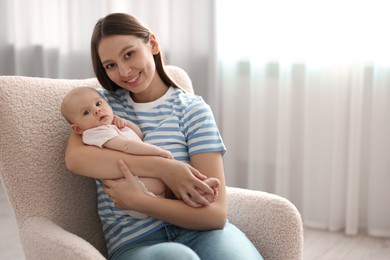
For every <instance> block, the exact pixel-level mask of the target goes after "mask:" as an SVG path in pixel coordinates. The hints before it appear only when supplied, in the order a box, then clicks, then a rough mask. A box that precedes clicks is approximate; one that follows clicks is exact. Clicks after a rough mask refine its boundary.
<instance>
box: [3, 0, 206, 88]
mask: <svg viewBox="0 0 390 260" xmlns="http://www.w3.org/2000/svg"><path fill="white" fill-rule="evenodd" d="M213 6H214V1H209V0H199V1H192V0H158V1H156V0H82V1H79V0H0V23H1V24H2V25H3V27H2V30H0V60H1V63H0V75H22V76H36V77H50V78H70V79H74V78H88V77H93V76H94V75H93V70H92V64H91V58H90V49H89V46H90V37H91V34H92V30H93V27H94V25H95V23H96V22H97V20H98V19H99V18H101V17H103V16H105V15H107V14H108V13H112V12H127V13H130V14H133V15H135V16H137V17H138V18H140V19H141V20H142V21H143V22H144V23H146V24H147V26H148V27H149V28H150V29H151V31H152V32H153V33H155V34H156V36H157V38H158V40H159V42H160V45H161V46H162V48H163V51H164V54H165V56H166V60H167V63H169V64H174V65H177V66H180V67H182V68H184V69H185V70H186V71H187V72H188V73H189V75H190V76H191V78H192V79H193V81H194V83H196V84H197V93H199V94H201V95H207V84H208V78H209V75H210V69H209V64H210V63H209V62H208V60H209V59H211V57H210V56H209V55H208V53H209V52H210V51H212V50H213V46H214V45H213V44H212V43H213V41H211V40H210V39H213V34H212V33H213V31H212V30H213V28H214V27H213V26H211V25H212V24H213V14H214V9H213Z"/></svg>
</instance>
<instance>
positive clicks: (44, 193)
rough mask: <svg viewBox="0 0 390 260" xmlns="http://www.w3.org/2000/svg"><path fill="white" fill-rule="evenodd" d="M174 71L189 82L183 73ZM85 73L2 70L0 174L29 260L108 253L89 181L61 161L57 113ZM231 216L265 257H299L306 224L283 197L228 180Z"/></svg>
mask: <svg viewBox="0 0 390 260" xmlns="http://www.w3.org/2000/svg"><path fill="white" fill-rule="evenodd" d="M169 71H170V73H171V75H172V76H173V77H174V78H175V80H176V81H177V82H178V83H179V84H182V85H185V86H187V87H188V88H189V89H192V85H191V81H190V80H189V78H188V76H187V74H186V73H185V72H184V71H183V70H181V69H178V68H176V67H169ZM81 85H83V86H93V87H97V86H98V82H97V80H96V79H95V78H92V79H83V80H64V79H47V78H33V77H21V76H0V98H1V102H0V138H1V139H0V147H1V150H0V177H1V182H2V184H3V186H4V190H5V192H6V195H7V198H8V199H9V201H10V204H11V206H12V209H13V212H14V214H15V217H16V220H17V224H18V230H19V234H20V238H21V242H22V246H23V250H24V254H25V256H26V259H78V260H81V259H91V260H92V259H93V260H97V259H105V257H106V247H105V242H104V238H103V234H102V231H101V224H100V220H99V218H98V216H97V212H96V192H95V184H94V181H93V180H91V179H88V178H85V177H80V176H78V175H75V174H71V173H69V172H68V171H67V169H66V167H65V165H64V151H65V145H66V140H67V137H68V135H69V126H68V124H67V123H66V122H65V121H64V120H63V119H62V117H61V115H60V112H59V105H60V102H61V100H62V98H63V96H64V95H65V93H66V92H68V91H69V90H70V89H71V88H74V87H76V86H81ZM228 206H229V211H228V218H229V220H230V221H231V222H232V223H234V224H236V225H237V226H238V227H239V228H241V230H243V231H244V232H245V233H246V235H247V236H248V237H249V239H250V240H251V241H252V242H253V243H254V244H255V246H256V247H257V248H258V249H259V251H260V252H261V253H262V255H263V256H264V257H265V259H302V254H303V227H302V220H301V216H300V214H299V212H298V211H297V209H296V208H295V206H294V205H293V204H291V203H290V202H289V201H288V200H286V199H284V198H282V197H279V196H276V195H273V194H269V193H265V192H260V191H252V190H245V189H239V188H232V187H228Z"/></svg>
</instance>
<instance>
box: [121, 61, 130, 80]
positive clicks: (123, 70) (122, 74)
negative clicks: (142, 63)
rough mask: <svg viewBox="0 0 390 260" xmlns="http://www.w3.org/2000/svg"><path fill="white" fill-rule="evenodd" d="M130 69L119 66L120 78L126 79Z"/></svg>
mask: <svg viewBox="0 0 390 260" xmlns="http://www.w3.org/2000/svg"><path fill="white" fill-rule="evenodd" d="M130 72H131V68H130V66H126V64H122V65H120V66H119V73H120V75H121V77H127V76H129V75H130Z"/></svg>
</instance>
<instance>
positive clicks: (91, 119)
mask: <svg viewBox="0 0 390 260" xmlns="http://www.w3.org/2000/svg"><path fill="white" fill-rule="evenodd" d="M61 113H62V116H63V117H64V118H65V119H66V121H68V122H69V124H70V125H71V128H72V130H73V132H75V133H76V134H82V133H83V132H84V131H85V130H87V129H90V128H93V127H97V126H101V125H109V124H111V123H112V120H113V119H114V114H113V111H112V108H111V106H110V105H109V104H108V103H107V101H106V100H105V99H104V98H103V97H102V96H100V94H99V92H97V91H96V89H94V88H90V87H78V88H75V89H72V90H71V91H69V93H68V94H67V95H66V96H65V97H64V99H63V100H62V103H61Z"/></svg>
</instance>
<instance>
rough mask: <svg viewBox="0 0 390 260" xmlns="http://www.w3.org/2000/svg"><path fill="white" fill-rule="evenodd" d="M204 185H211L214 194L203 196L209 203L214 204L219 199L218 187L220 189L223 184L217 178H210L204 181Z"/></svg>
mask: <svg viewBox="0 0 390 260" xmlns="http://www.w3.org/2000/svg"><path fill="white" fill-rule="evenodd" d="M204 183H206V184H207V185H209V186H210V188H212V189H213V191H214V194H203V196H204V198H205V199H206V200H207V201H208V202H210V203H212V202H214V201H215V200H216V199H217V197H218V187H219V185H220V183H221V182H220V181H219V180H218V179H217V178H208V179H206V180H204Z"/></svg>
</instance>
